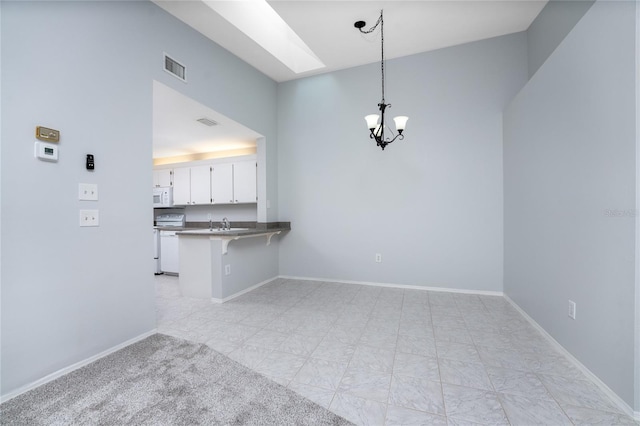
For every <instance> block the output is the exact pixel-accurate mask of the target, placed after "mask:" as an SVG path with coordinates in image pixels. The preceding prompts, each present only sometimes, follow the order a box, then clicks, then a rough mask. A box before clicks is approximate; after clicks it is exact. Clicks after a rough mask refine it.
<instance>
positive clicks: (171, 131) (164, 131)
mask: <svg viewBox="0 0 640 426" xmlns="http://www.w3.org/2000/svg"><path fill="white" fill-rule="evenodd" d="M205 117H206V118H209V119H211V120H213V121H216V122H217V123H218V125H217V126H213V127H208V126H205V125H204V124H202V123H200V122H198V121H196V120H198V119H200V118H205ZM259 137H261V135H260V134H259V133H256V132H254V131H253V130H251V129H249V128H247V127H245V126H243V125H241V124H239V123H236V122H235V121H233V120H231V119H229V118H227V117H225V116H224V115H222V114H219V113H217V112H215V111H214V110H212V109H211V108H208V107H206V106H204V105H202V104H201V103H199V102H196V101H194V100H193V99H191V98H188V97H186V96H184V95H182V94H181V93H179V92H177V91H175V90H173V89H171V88H169V87H167V86H165V85H164V84H161V83H158V82H157V81H154V82H153V158H164V157H175V156H181V155H189V154H198V153H202V152H215V151H227V150H233V149H241V148H254V147H255V146H256V139H258V138H259Z"/></svg>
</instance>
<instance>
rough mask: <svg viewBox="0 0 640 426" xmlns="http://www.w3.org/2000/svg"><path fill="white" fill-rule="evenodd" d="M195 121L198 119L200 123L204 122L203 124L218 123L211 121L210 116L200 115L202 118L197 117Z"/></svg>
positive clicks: (215, 124)
mask: <svg viewBox="0 0 640 426" xmlns="http://www.w3.org/2000/svg"><path fill="white" fill-rule="evenodd" d="M196 121H199V122H200V123H202V124H204V125H205V126H209V127H211V126H217V125H218V123H216V122H215V121H213V120H212V119H210V118H207V117H202V118H198V119H197V120H196Z"/></svg>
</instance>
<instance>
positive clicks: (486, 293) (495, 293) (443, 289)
mask: <svg viewBox="0 0 640 426" xmlns="http://www.w3.org/2000/svg"><path fill="white" fill-rule="evenodd" d="M278 278H284V279H287V280H300V281H322V282H326V283H339V284H357V285H368V286H373V287H387V288H403V289H408V290H425V291H440V292H445V293H462V294H479V295H483V296H503V295H504V294H503V293H502V292H501V291H487V290H460V289H456V288H446V287H425V286H419V285H407V284H392V283H374V282H368V281H349V280H335V279H330V278H310V277H294V276H290V275H280V276H279V277H278Z"/></svg>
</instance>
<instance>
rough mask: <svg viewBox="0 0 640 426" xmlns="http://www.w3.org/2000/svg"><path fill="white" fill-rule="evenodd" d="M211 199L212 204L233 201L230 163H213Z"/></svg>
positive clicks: (231, 167)
mask: <svg viewBox="0 0 640 426" xmlns="http://www.w3.org/2000/svg"><path fill="white" fill-rule="evenodd" d="M211 200H212V202H213V204H229V203H233V166H232V164H231V163H227V164H214V165H213V168H212V170H211Z"/></svg>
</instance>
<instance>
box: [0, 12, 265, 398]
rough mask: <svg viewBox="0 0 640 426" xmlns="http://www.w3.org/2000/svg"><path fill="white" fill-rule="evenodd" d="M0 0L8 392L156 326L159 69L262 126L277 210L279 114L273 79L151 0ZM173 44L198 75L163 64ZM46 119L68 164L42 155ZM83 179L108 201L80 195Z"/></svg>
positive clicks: (175, 83) (214, 104) (169, 81)
mask: <svg viewBox="0 0 640 426" xmlns="http://www.w3.org/2000/svg"><path fill="white" fill-rule="evenodd" d="M1 8H2V14H1V22H0V23H1V30H0V31H1V43H2V46H1V47H2V49H1V54H2V58H1V59H2V73H1V81H0V83H1V84H2V100H1V102H2V109H1V112H2V117H1V119H2V124H3V126H2V130H1V132H2V133H1V136H2V145H1V161H2V163H1V168H0V170H1V174H0V179H1V185H2V187H1V191H0V193H1V194H2V206H1V220H2V222H1V224H0V226H1V227H2V234H1V237H0V238H1V246H2V259H1V260H2V270H1V274H2V275H1V279H2V287H1V291H2V294H1V302H2V317H1V326H2V330H1V331H2V333H1V338H2V341H1V354H0V355H1V361H2V391H1V392H2V394H3V395H6V394H7V393H9V392H13V391H15V390H16V389H18V388H20V387H21V386H24V385H27V384H28V383H31V382H33V381H35V380H38V379H40V378H42V377H44V376H46V375H47V374H50V373H52V372H55V371H57V370H59V369H61V368H64V367H67V366H69V365H72V364H74V363H76V362H79V361H82V360H84V359H86V358H88V357H90V356H93V355H95V354H97V353H100V352H101V351H104V350H107V349H109V348H111V347H113V346H115V345H118V344H120V343H122V342H124V341H127V340H128V339H131V338H134V337H136V336H138V335H141V334H143V333H145V332H148V331H150V330H153V329H154V328H155V307H154V282H153V278H152V277H153V274H152V271H153V269H152V256H151V255H152V233H151V226H152V223H153V222H152V221H153V209H152V204H151V198H150V195H149V194H150V188H151V185H152V181H151V179H152V177H151V176H152V159H151V155H152V154H151V153H152V150H151V144H152V140H151V135H152V122H151V120H152V81H153V80H154V79H155V80H157V81H161V82H162V83H164V84H166V85H168V86H171V87H173V88H174V89H176V90H179V91H180V92H182V93H183V94H185V95H187V96H190V97H192V98H194V99H196V100H198V101H199V102H201V103H203V104H205V105H207V106H208V107H210V108H212V109H214V110H216V111H219V112H220V113H222V114H224V115H226V116H228V117H230V118H232V119H233V120H235V121H237V122H240V123H242V124H244V125H246V126H247V127H250V128H252V129H254V130H256V131H258V132H259V133H260V134H263V135H265V138H266V146H265V147H263V149H264V150H265V151H266V155H265V156H266V157H267V164H266V167H267V170H268V171H267V172H266V173H268V174H269V176H270V178H271V181H270V182H269V183H267V184H266V185H267V188H266V190H267V192H268V193H270V195H271V196H273V197H274V198H273V206H274V209H272V210H274V211H277V206H276V201H277V199H276V198H275V194H276V190H275V188H276V185H277V182H276V179H275V173H276V165H275V160H276V159H275V152H276V150H275V143H274V142H275V136H276V130H277V129H276V124H277V123H276V120H275V117H276V116H275V108H273V105H275V103H276V84H275V82H273V81H272V80H270V79H269V78H267V77H265V76H264V75H262V74H260V73H259V72H257V71H256V70H255V69H254V68H252V67H250V66H248V65H247V64H245V63H244V62H242V61H240V60H239V59H238V58H236V57H234V56H233V55H231V54H230V53H229V52H227V51H226V50H224V49H222V48H220V47H219V46H217V45H215V44H214V43H212V42H211V41H209V40H208V39H206V38H205V37H203V36H202V35H200V34H198V33H197V32H195V31H194V30H192V29H191V28H189V27H188V26H186V25H184V24H183V23H181V22H179V21H178V20H176V19H175V18H173V17H171V16H170V15H168V14H167V13H166V12H164V11H163V10H162V9H160V8H159V7H157V6H156V5H154V4H152V3H150V2H137V1H136V2H58V1H46V2H20V1H17V2H12V1H3V2H2V3H1ZM52 23H53V24H52ZM163 52H167V53H169V54H170V55H172V56H174V57H175V58H176V59H178V60H180V61H182V62H183V63H184V64H185V65H186V66H187V73H188V76H187V77H188V83H186V84H185V83H183V82H181V81H179V80H177V79H175V78H174V77H172V76H171V75H169V74H167V73H165V72H164V71H163V70H162V64H163V62H162V53H163ZM37 125H43V126H47V127H52V128H55V129H59V130H60V131H61V140H60V143H59V147H60V161H59V162H58V163H45V162H42V161H38V160H36V159H34V157H33V143H34V132H35V126H37ZM87 153H92V154H94V155H95V162H96V169H95V171H94V172H88V171H86V170H85V168H84V160H85V154H87ZM80 182H87V183H96V184H98V187H99V197H100V199H99V201H97V202H86V201H84V202H81V201H78V200H77V194H78V183H80ZM81 208H97V209H99V210H100V227H98V228H80V227H79V226H78V223H79V209H81Z"/></svg>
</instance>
